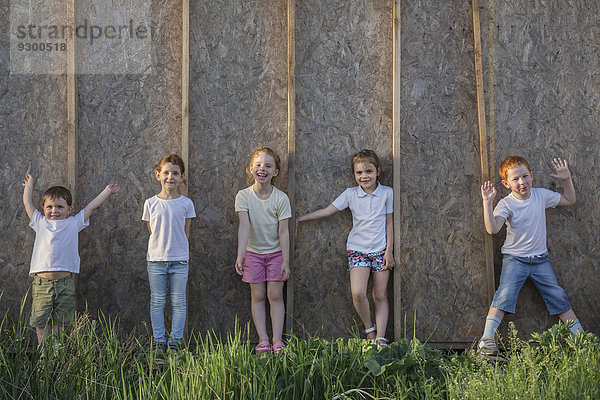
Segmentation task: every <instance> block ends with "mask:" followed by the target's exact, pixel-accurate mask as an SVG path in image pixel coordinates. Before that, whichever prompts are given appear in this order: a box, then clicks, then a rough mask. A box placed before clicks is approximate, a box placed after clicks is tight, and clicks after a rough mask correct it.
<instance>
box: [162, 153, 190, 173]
mask: <svg viewBox="0 0 600 400" xmlns="http://www.w3.org/2000/svg"><path fill="white" fill-rule="evenodd" d="M165 164H173V165H177V166H178V167H179V171H181V175H183V174H185V164H184V163H183V160H182V159H181V157H179V156H178V155H177V154H167V155H166V156H164V157H163V158H161V159H160V161H159V162H158V164H157V165H156V172H158V173H160V171H161V170H162V167H163V166H164V165H165Z"/></svg>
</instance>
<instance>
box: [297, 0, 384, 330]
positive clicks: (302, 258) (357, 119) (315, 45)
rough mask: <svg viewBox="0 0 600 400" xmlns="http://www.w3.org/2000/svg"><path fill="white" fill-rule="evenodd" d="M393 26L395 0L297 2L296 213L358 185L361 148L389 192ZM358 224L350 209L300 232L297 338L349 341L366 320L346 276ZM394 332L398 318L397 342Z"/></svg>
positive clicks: (319, 205) (307, 225) (304, 226)
mask: <svg viewBox="0 0 600 400" xmlns="http://www.w3.org/2000/svg"><path fill="white" fill-rule="evenodd" d="M391 18H392V3H391V2H389V1H370V0H369V1H352V2H345V1H330V2H321V1H302V2H298V3H297V4H296V105H297V110H296V128H297V135H296V162H297V171H296V186H297V192H296V210H297V211H296V212H297V214H298V215H302V214H304V213H306V212H309V211H313V210H315V209H317V208H322V207H326V206H327V205H328V204H330V203H331V202H332V201H333V200H334V199H335V197H337V196H338V195H339V194H340V193H342V192H343V191H344V190H345V189H346V188H347V187H350V186H355V185H356V183H355V182H354V179H353V177H352V170H351V166H350V161H351V157H352V155H353V154H354V153H355V152H357V151H359V150H361V149H363V148H371V149H373V150H375V151H376V152H377V153H378V155H379V156H380V158H381V159H382V161H383V164H384V174H383V178H382V181H383V183H384V184H387V185H391V181H392V176H391V169H392V129H391V119H392V20H391ZM351 225H352V218H351V214H350V211H349V210H345V211H344V212H342V213H338V214H336V215H334V216H332V217H330V218H328V219H325V220H320V221H311V222H305V223H302V224H301V226H300V230H299V234H298V238H297V241H296V247H297V250H296V260H295V263H296V266H295V271H294V273H295V274H296V275H295V277H296V281H295V284H296V290H295V293H294V296H295V297H294V298H295V312H294V319H295V320H296V324H295V325H294V330H295V331H296V332H297V333H299V334H304V333H308V334H311V335H314V334H317V333H320V334H322V335H323V336H325V337H333V336H337V337H339V336H342V337H344V336H349V335H350V330H352V329H354V327H355V323H354V319H356V320H359V318H358V315H357V314H356V312H355V311H354V307H353V306H352V298H351V294H350V283H349V276H348V272H347V269H348V266H347V265H348V263H347V257H346V239H347V236H348V232H349V231H350V228H351ZM390 281H391V279H390ZM389 289H390V292H391V282H390V286H389ZM369 297H370V296H369ZM390 300H391V297H390ZM371 302H372V301H371ZM391 304H393V301H390V305H391ZM371 307H373V305H372V304H371ZM392 315H393V312H391V313H390V316H392ZM360 325H362V324H360ZM392 326H393V323H392V322H391V320H390V323H389V324H388V331H389V333H390V335H389V336H390V337H391V334H392ZM361 329H364V328H363V327H362V326H361Z"/></svg>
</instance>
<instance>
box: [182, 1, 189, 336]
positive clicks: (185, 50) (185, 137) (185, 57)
mask: <svg viewBox="0 0 600 400" xmlns="http://www.w3.org/2000/svg"><path fill="white" fill-rule="evenodd" d="M189 111H190V0H182V3H181V158H182V159H183V162H184V164H185V166H186V171H185V178H186V179H185V185H184V186H183V190H182V192H183V194H184V195H185V196H187V195H188V187H189V182H190V178H191V174H190V163H189V161H190V152H189V150H190V136H189V124H190V113H189ZM190 236H191V235H190ZM185 296H186V304H187V307H186V318H185V327H184V329H185V331H186V332H187V331H188V320H189V318H187V316H188V315H190V312H191V309H190V304H191V303H190V301H189V290H186V293H185Z"/></svg>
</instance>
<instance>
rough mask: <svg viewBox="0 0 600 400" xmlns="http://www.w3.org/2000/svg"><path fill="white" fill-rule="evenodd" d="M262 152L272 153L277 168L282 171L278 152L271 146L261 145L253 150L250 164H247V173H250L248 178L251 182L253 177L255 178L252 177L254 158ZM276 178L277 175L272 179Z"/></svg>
mask: <svg viewBox="0 0 600 400" xmlns="http://www.w3.org/2000/svg"><path fill="white" fill-rule="evenodd" d="M260 153H265V154H268V155H270V156H271V157H273V160H274V161H275V168H276V169H277V170H278V171H280V172H281V159H280V158H279V156H278V155H277V153H275V150H273V149H271V148H270V147H265V146H261V147H257V148H256V149H255V150H254V151H253V152H252V156H251V157H250V163H248V165H247V166H246V173H247V174H248V178H249V181H250V182H251V181H252V179H254V178H253V177H252V173H251V172H250V171H251V168H252V163H253V162H254V159H255V158H256V157H258V155H259V154H260ZM275 178H277V177H276V176H274V177H273V179H271V181H274V180H275Z"/></svg>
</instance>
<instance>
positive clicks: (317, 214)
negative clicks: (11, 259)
mask: <svg viewBox="0 0 600 400" xmlns="http://www.w3.org/2000/svg"><path fill="white" fill-rule="evenodd" d="M338 211H339V210H338V209H337V208H335V206H334V205H333V204H330V205H328V206H327V207H325V208H321V209H320V210H317V211H313V212H311V213H308V214H304V215H302V216H300V217H298V218H296V224H295V227H294V237H296V236H297V234H298V225H299V224H300V222H302V221H312V220H313V219H320V218H325V217H329V216H330V215H333V214H335V213H336V212H338Z"/></svg>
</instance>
